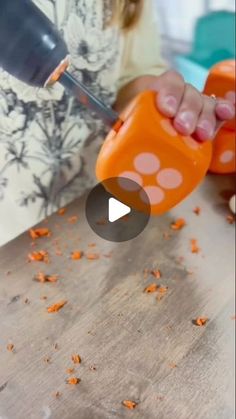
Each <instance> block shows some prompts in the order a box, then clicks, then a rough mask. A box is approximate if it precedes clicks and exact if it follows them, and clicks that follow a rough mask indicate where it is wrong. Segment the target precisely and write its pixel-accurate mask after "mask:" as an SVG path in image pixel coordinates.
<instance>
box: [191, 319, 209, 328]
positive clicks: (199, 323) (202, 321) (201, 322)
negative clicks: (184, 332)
mask: <svg viewBox="0 0 236 419" xmlns="http://www.w3.org/2000/svg"><path fill="white" fill-rule="evenodd" d="M208 320H209V319H208V318H207V317H197V318H196V319H195V320H194V324H195V325H196V326H205V324H206V323H207V322H208Z"/></svg>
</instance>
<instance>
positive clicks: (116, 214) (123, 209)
mask: <svg viewBox="0 0 236 419" xmlns="http://www.w3.org/2000/svg"><path fill="white" fill-rule="evenodd" d="M130 213H131V208H130V207H128V206H127V205H125V204H123V203H122V202H120V201H118V200H117V199H115V198H110V199H109V209H108V219H109V221H110V223H114V222H115V221H117V220H119V219H120V218H122V217H124V216H125V215H127V214H130Z"/></svg>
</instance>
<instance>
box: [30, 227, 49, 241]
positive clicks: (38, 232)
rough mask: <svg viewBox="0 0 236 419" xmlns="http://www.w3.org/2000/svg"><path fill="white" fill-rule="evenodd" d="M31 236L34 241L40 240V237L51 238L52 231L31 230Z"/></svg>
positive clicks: (45, 229) (42, 229)
mask: <svg viewBox="0 0 236 419" xmlns="http://www.w3.org/2000/svg"><path fill="white" fill-rule="evenodd" d="M29 234H30V237H31V238H32V239H38V238H40V237H50V236H51V231H50V230H49V229H48V228H31V229H30V230H29Z"/></svg>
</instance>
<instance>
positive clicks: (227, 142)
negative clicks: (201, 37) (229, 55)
mask: <svg viewBox="0 0 236 419" xmlns="http://www.w3.org/2000/svg"><path fill="white" fill-rule="evenodd" d="M204 93H205V94H207V95H212V94H214V95H216V96H217V97H219V98H224V99H229V100H231V101H233V102H234V104H235V61H234V60H227V61H223V62H220V63H218V64H216V65H215V66H214V67H213V68H212V69H211V71H210V74H209V76H208V79H207V82H206V86H205V90H204ZM235 153H236V152H235V118H233V119H232V120H231V121H228V122H227V123H226V124H225V125H224V126H223V128H221V129H220V131H219V132H218V134H217V136H216V138H215V140H214V142H213V156H212V161H211V165H210V171H211V172H213V173H219V174H221V173H222V174H224V173H225V174H226V173H233V172H235V171H236V166H235Z"/></svg>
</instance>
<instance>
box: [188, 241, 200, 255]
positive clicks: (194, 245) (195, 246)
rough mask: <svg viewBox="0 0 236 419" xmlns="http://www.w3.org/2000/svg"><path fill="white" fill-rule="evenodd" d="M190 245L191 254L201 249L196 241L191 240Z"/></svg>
mask: <svg viewBox="0 0 236 419" xmlns="http://www.w3.org/2000/svg"><path fill="white" fill-rule="evenodd" d="M190 243H191V252H192V253H199V252H200V250H201V249H200V247H199V246H198V242H197V240H196V239H191V241H190Z"/></svg>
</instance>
